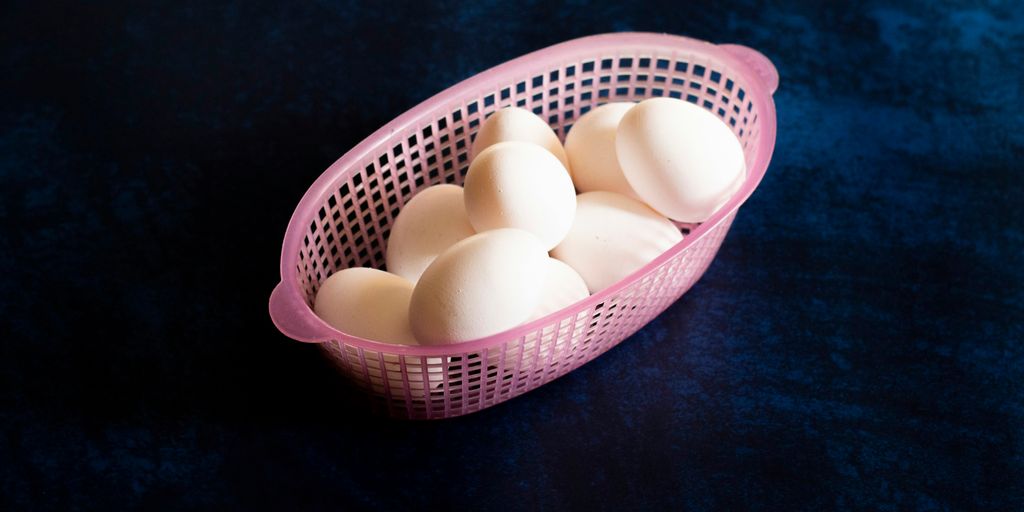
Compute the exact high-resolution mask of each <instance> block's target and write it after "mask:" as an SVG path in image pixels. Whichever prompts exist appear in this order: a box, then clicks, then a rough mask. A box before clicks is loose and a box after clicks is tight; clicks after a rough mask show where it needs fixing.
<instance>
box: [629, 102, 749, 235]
mask: <svg viewBox="0 0 1024 512" xmlns="http://www.w3.org/2000/svg"><path fill="white" fill-rule="evenodd" d="M615 150H616V152H617V154H618V158H619V164H620V165H621V167H622V172H623V174H624V175H625V177H626V180H627V181H628V182H629V184H630V186H631V187H632V188H633V190H634V191H636V193H637V195H638V196H639V197H640V198H641V199H642V200H643V201H644V202H645V203H647V204H648V205H650V206H651V207H652V208H654V209H655V210H657V211H659V212H661V213H662V214H664V215H666V216H668V217H670V218H672V219H675V220H677V221H680V222H703V221H705V220H707V219H708V217H710V216H711V214H713V213H714V212H715V210H717V209H718V208H720V207H721V206H722V205H723V204H725V202H726V201H728V200H729V198H730V197H731V196H732V195H733V194H734V193H735V192H736V191H737V190H739V188H740V186H741V185H742V184H743V179H744V175H745V172H746V164H745V162H744V155H743V147H742V146H740V142H739V140H738V139H737V138H736V136H735V135H733V133H732V131H731V130H730V129H729V127H728V126H726V124H725V123H723V122H722V121H721V120H720V119H719V118H718V117H716V116H715V115H714V114H712V113H711V112H708V111H707V110H705V109H703V108H701V107H699V106H697V105H694V104H692V103H689V102H686V101H683V100H679V99H675V98H653V99H649V100H645V101H642V102H640V103H639V104H637V106H635V107H633V108H632V109H630V110H629V111H628V112H626V115H625V116H623V118H622V121H621V122H620V123H619V128H618V130H617V131H616V136H615Z"/></svg>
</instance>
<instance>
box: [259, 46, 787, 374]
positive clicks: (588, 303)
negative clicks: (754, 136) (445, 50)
mask: <svg viewBox="0 0 1024 512" xmlns="http://www.w3.org/2000/svg"><path fill="white" fill-rule="evenodd" d="M619 44H641V45H650V46H662V47H666V48H673V47H676V46H679V45H680V44H683V45H690V46H699V47H702V48H701V49H702V50H704V51H706V52H707V53H709V54H713V55H714V57H715V58H716V59H721V60H723V61H726V62H727V63H728V64H729V65H730V66H731V67H732V68H733V69H736V70H737V71H738V72H739V73H741V74H743V75H744V78H746V79H747V80H748V81H749V82H751V83H758V84H760V85H763V84H762V81H761V79H760V77H759V75H758V74H757V72H756V70H754V69H753V68H752V67H751V66H750V65H748V64H747V63H746V62H745V61H743V60H742V59H741V58H739V57H738V56H737V55H735V54H733V53H731V52H729V51H728V50H727V49H725V48H722V47H721V46H720V45H718V44H715V43H711V42H708V41H703V40H700V39H694V38H690V37H686V36H680V35H675V34H668V33H657V32H611V33H603V34H595V35H589V36H583V37H579V38H575V39H570V40H568V41H564V42H561V43H557V44H554V45H551V46H547V47H544V48H541V49H539V50H535V51H532V52H530V53H526V54H524V55H521V56H519V57H516V58H514V59H511V60H508V61H505V62H503V63H500V64H498V65H496V66H493V67H491V68H488V69H486V70H484V71H481V72H479V73H476V74H474V75H473V76H470V77H468V78H466V79H464V80H462V81H460V82H458V83H456V84H454V85H452V86H450V87H448V88H446V89H444V90H442V91H440V92H438V93H437V94H434V95H433V96H430V97H429V98H427V99H425V100H423V101H421V102H420V103H418V104H417V105H415V106H414V107H412V108H410V109H408V110H406V111H405V112H403V113H402V114H400V115H399V116H398V117H396V118H394V119H393V120H391V121H389V122H388V123H386V124H385V125H384V126H382V127H381V128H379V129H377V130H375V131H374V132H373V133H371V134H370V135H369V136H367V137H366V138H364V139H363V140H362V141H360V142H359V143H358V144H356V145H355V146H354V147H352V149H350V150H348V151H346V152H345V153H344V154H343V155H342V156H341V157H340V158H338V159H337V160H335V161H334V162H333V163H332V164H331V165H330V166H328V167H327V169H325V170H324V171H323V172H322V173H321V174H320V176H318V177H317V179H316V180H315V181H314V182H313V184H312V185H311V186H310V187H309V188H308V189H307V190H306V192H305V193H304V194H303V196H302V198H301V199H300V200H299V202H298V204H297V205H296V208H295V210H294V211H293V213H292V216H291V217H290V219H289V221H288V226H287V228H286V231H285V236H284V240H283V243H282V247H281V258H280V265H279V269H278V270H279V279H280V281H279V284H278V285H277V286H283V287H284V289H283V290H281V291H282V292H283V293H287V294H289V295H292V296H294V297H298V299H299V300H298V302H299V303H301V304H305V300H304V299H301V293H300V290H299V289H298V284H297V283H296V282H295V281H294V280H292V279H287V278H285V276H286V275H287V273H288V268H289V267H290V266H291V265H293V263H294V261H291V260H293V259H294V258H291V259H290V258H289V257H288V255H289V254H294V253H295V252H296V251H297V250H298V246H299V245H301V241H302V238H303V236H304V229H303V228H304V226H302V225H301V224H303V223H304V222H305V221H304V220H303V219H307V218H311V217H312V215H314V214H315V213H316V212H315V210H316V209H317V207H318V206H319V203H318V202H317V201H314V199H315V198H318V197H320V196H322V195H323V194H325V193H326V192H327V191H328V189H329V188H330V185H331V184H333V183H334V181H335V180H336V178H337V174H338V172H340V170H339V169H341V168H347V167H351V166H352V165H354V164H356V163H358V162H360V161H361V160H363V159H365V158H366V157H367V155H368V154H369V153H370V150H371V149H372V148H374V147H377V146H378V145H380V144H381V143H383V142H384V141H386V140H387V139H388V138H390V137H391V136H393V135H394V133H395V132H400V131H405V130H407V129H408V128H409V127H410V125H412V124H414V122H415V121H416V120H418V119H419V118H420V117H422V116H423V115H425V114H427V113H429V112H431V111H433V110H435V109H436V108H437V107H438V106H440V105H441V104H442V103H447V102H449V101H448V100H451V99H454V98H458V97H460V96H462V95H464V94H467V93H471V92H473V90H474V89H477V88H479V87H481V86H483V85H485V84H489V83H490V82H492V81H498V80H499V77H501V76H507V75H519V74H522V72H524V71H526V69H527V68H532V67H534V66H535V65H536V61H537V60H543V59H548V58H551V57H555V56H557V55H559V54H562V53H570V52H573V51H575V50H577V49H578V48H583V47H587V48H588V49H590V50H596V49H606V48H608V49H614V48H615V46H616V45H619ZM595 45H598V46H599V48H594V46H595ZM690 49H691V50H692V49H693V48H690ZM746 92H747V94H749V95H750V96H751V100H752V101H754V102H755V103H757V104H759V106H761V107H764V112H763V113H761V112H760V110H761V109H759V115H761V116H763V117H764V118H765V119H764V120H765V121H767V122H766V123H765V124H764V126H763V128H762V133H761V137H760V138H759V141H758V147H757V148H756V151H757V153H756V154H757V158H755V162H757V163H758V164H757V165H755V167H754V169H750V170H748V171H749V172H748V176H747V180H746V182H745V183H744V184H743V187H742V188H741V189H740V191H739V193H737V194H735V195H734V196H733V197H732V198H731V199H730V200H729V201H728V202H726V204H725V205H723V206H722V207H721V208H719V210H718V211H717V212H715V214H714V215H712V217H711V218H710V219H708V220H707V221H705V222H703V223H701V224H700V225H699V226H698V227H697V228H696V229H694V230H693V231H692V232H691V233H690V234H689V235H687V236H685V237H684V238H683V239H682V240H681V241H680V242H678V243H677V244H676V245H674V246H672V247H671V248H669V249H668V250H666V251H664V252H663V253H662V254H661V255H659V256H658V257H657V258H655V259H654V260H651V261H650V262H648V263H647V264H646V265H644V266H643V267H640V268H639V269H637V270H636V271H634V272H632V273H631V274H629V275H628V276H626V277H624V278H623V279H620V280H619V281H618V282H616V283H615V284H614V285H612V286H610V287H608V288H605V289H604V290H601V291H599V292H597V293H595V294H592V295H591V296H589V297H587V298H586V299H583V300H582V301H579V302H576V303H574V304H572V305H570V306H567V307H565V308H563V309H561V310H559V311H555V312H552V313H550V314H548V315H546V316H543V317H540V318H537V319H535V320H531V321H530V322H527V323H524V324H521V325H519V326H517V327H515V328H513V329H509V330H506V331H502V332H500V333H496V334H493V335H490V336H486V337H483V338H478V339H475V340H469V341H463V342H458V343H452V344H447V345H435V346H430V345H399V344H393V343H386V342H381V341H375V340H370V339H366V338H360V337H357V336H352V335H350V334H347V333H345V332H343V331H339V330H337V329H335V328H334V327H332V326H330V325H329V324H327V323H326V322H324V321H323V320H321V319H319V317H316V315H315V314H314V313H313V311H312V309H309V308H308V306H307V308H306V309H307V311H303V312H302V313H303V314H305V315H311V316H312V317H315V318H311V320H312V321H314V322H316V323H317V324H318V325H321V326H322V330H323V332H324V339H322V340H316V341H311V343H325V342H331V341H337V342H342V341H343V342H344V343H346V344H349V345H353V346H355V347H357V348H359V349H364V350H370V351H373V352H382V353H392V354H397V355H405V356H424V357H429V356H458V355H462V354H467V353H472V352H476V351H479V350H481V349H484V348H488V347H492V346H497V345H500V344H501V343H503V342H506V341H509V340H513V339H515V338H518V337H521V336H523V335H527V334H530V333H531V332H538V333H539V332H540V331H541V329H543V327H544V326H547V325H548V324H550V322H552V321H553V320H555V319H556V318H559V317H562V316H565V314H566V313H567V312H568V311H569V310H573V309H579V310H581V311H582V310H585V309H589V308H590V307H592V306H594V305H596V304H598V303H600V302H603V301H604V300H607V298H608V297H610V296H612V295H614V294H615V293H617V292H618V291H620V290H622V289H623V288H625V287H627V286H629V285H632V284H633V283H634V282H636V281H637V280H639V279H642V277H643V276H644V275H646V274H647V273H649V272H650V271H652V270H654V269H656V268H658V267H660V266H661V265H662V264H664V263H665V262H667V261H668V260H670V259H672V258H674V257H675V256H677V255H678V254H679V253H680V252H683V251H685V250H687V249H688V248H689V247H691V246H692V245H694V244H696V243H697V242H699V241H700V240H701V239H702V238H703V237H704V236H705V235H706V234H707V233H709V232H710V231H712V230H713V229H715V228H717V227H718V225H719V224H721V223H722V222H723V221H724V220H725V219H727V218H729V217H730V216H732V215H733V214H735V212H736V210H738V209H739V207H740V206H741V205H742V204H743V203H744V202H745V201H746V200H747V199H748V198H749V197H750V195H751V194H752V193H753V191H754V189H756V188H757V186H758V185H759V184H760V182H761V180H762V179H763V177H764V174H765V172H766V170H767V168H768V165H769V163H770V161H771V156H772V153H773V151H774V146H775V138H776V112H775V104H774V101H773V99H772V94H771V93H768V92H767V86H765V87H758V88H756V89H753V90H748V91H746ZM762 155H763V156H762ZM294 297H293V298H294ZM576 314H577V315H578V314H579V313H576ZM279 330H280V328H279ZM282 333H283V331H282ZM286 335H287V334H286Z"/></svg>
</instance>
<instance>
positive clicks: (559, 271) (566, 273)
mask: <svg viewBox="0 0 1024 512" xmlns="http://www.w3.org/2000/svg"><path fill="white" fill-rule="evenodd" d="M544 274H545V275H544V289H543V290H542V291H541V294H540V301H539V302H538V304H537V308H536V309H534V311H533V314H532V315H530V320H536V319H538V318H541V317H543V316H546V315H550V314H551V313H554V312H555V311H558V310H560V309H562V308H566V307H569V306H571V305H573V304H575V303H577V302H579V301H581V300H583V299H585V298H587V297H589V296H590V291H589V290H588V289H587V283H586V282H585V281H584V280H583V278H582V277H580V274H579V272H576V270H574V269H573V268H572V267H570V266H569V265H567V264H566V263H565V262H563V261H561V260H557V259H555V258H548V259H547V260H546V261H545V262H544Z"/></svg>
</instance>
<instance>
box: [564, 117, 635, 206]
mask: <svg viewBox="0 0 1024 512" xmlns="http://www.w3.org/2000/svg"><path fill="white" fill-rule="evenodd" d="M634 106H636V103H628V102H627V103H608V104H606V105H601V106H600V107H597V108H595V109H594V110H591V111H590V112H587V113H586V114H583V117H580V118H579V119H578V120H577V121H576V123H575V124H573V125H572V129H571V130H569V135H567V136H566V138H565V154H566V155H568V157H569V165H570V166H572V182H573V183H574V184H575V185H576V190H579V191H580V192H590V191H593V190H605V191H608V192H616V193H619V194H622V195H624V196H629V197H632V198H634V199H640V198H639V197H638V196H637V195H636V192H634V191H633V188H632V187H630V186H629V182H628V181H626V177H625V176H623V175H622V168H621V167H619V160H618V157H617V156H616V155H615V131H616V130H617V129H618V127H619V121H621V120H622V117H623V116H625V115H626V112H628V111H629V109H631V108H633V107H634Z"/></svg>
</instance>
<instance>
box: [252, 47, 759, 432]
mask: <svg viewBox="0 0 1024 512" xmlns="http://www.w3.org/2000/svg"><path fill="white" fill-rule="evenodd" d="M778 81H779V78H778V74H777V72H776V71H775V68H774V67H773V66H772V64H771V62H770V61H769V60H768V59H767V58H766V57H764V56H763V55H761V54H760V53H758V52H756V51H754V50H752V49H750V48H747V47H744V46H739V45H732V44H725V45H714V44H711V43H707V42H704V41H698V40H694V39H689V38H685V37H679V36H674V35H666V34H648V33H619V34H604V35H597V36H590V37H584V38H580V39H575V40H572V41H568V42H565V43H562V44H558V45H555V46H551V47H549V48H545V49H543V50H540V51H537V52H534V53H530V54H528V55H525V56H523V57H520V58H517V59H515V60H512V61H510V62H507V63H505V64H502V65H500V66H497V67H495V68H492V69H489V70H487V71H485V72H483V73H480V74H478V75H476V76H473V77H471V78H469V79H467V80H464V81H463V82H461V83H459V84H457V85H455V86H453V87H451V88H449V89H447V90H445V91H443V92H441V93H440V94H438V95H436V96H434V97H432V98H430V99H428V100H426V101H424V102H423V103H421V104H419V105H417V106H416V107H414V108H413V109H411V110H409V111H408V112H406V113H404V114H402V115H401V116H399V117H398V118H397V119H395V120H394V121H392V122H390V123H388V124H387V125H385V126H384V127H383V128H381V129H379V130H377V131H376V132H375V133H373V134H372V135H370V136H369V137H367V138H366V140H364V141H362V142H361V143H359V145H357V146H356V147H355V148H353V149H352V150H351V151H349V152H348V153H346V154H345V155H344V156H342V157H341V158H340V159H338V161H337V162H335V163H334V164H333V165H331V166H330V167H329V168H328V169H327V170H326V171H325V172H324V173H323V174H322V175H321V176H320V177H319V178H318V179H317V180H316V182H315V183H313V186H312V187H310V188H309V190H308V191H307V192H306V194H305V195H304V196H303V197H302V200H301V201H300V202H299V205H298V207H296V209H295V213H294V214H293V215H292V218H291V221H290V222H289V224H288V230H287V232H286V233H285V238H284V244H283V247H282V250H281V282H280V283H279V284H278V285H277V287H276V288H275V289H274V291H273V293H272V294H271V296H270V315H271V318H272V319H273V321H274V324H275V325H276V326H277V327H278V329H280V331H281V332H282V333H284V334H285V335H287V336H289V337H291V338H294V339H296V340H300V341H306V342H313V343H319V344H320V346H321V347H322V348H323V349H324V351H325V353H326V355H327V356H328V357H329V358H331V360H332V361H333V362H334V363H335V364H336V365H337V366H338V368H339V369H340V370H341V372H342V373H343V374H344V375H346V376H347V377H348V378H349V379H350V380H352V381H353V382H354V383H355V384H356V385H357V386H359V387H360V388H362V389H364V390H365V391H366V392H367V393H368V395H369V396H370V397H371V398H372V400H371V401H372V402H373V403H374V404H376V405H377V406H378V407H379V408H382V409H383V410H384V411H386V413H387V414H389V415H391V416H395V417H401V418H417V419H419V418H446V417H452V416H458V415H462V414H466V413H469V412H473V411H478V410H480V409H484V408H486V407H490V406H492V405H495V404H498V403H500V402H503V401H505V400H508V399H510V398H512V397H515V396H518V395H521V394H523V393H525V392H527V391H530V390H532V389H534V388H537V387H539V386H541V385H543V384H545V383H547V382H550V381H552V380H554V379H556V378H558V377H560V376H562V375H565V374H566V373H568V372H570V371H572V370H574V369H576V368H578V367H579V366H581V365H583V364H584V363H586V362H588V361H590V360H592V359H594V358H595V357H597V356H599V355H600V354H602V353H603V352H605V351H606V350H608V349H609V348H611V347H613V346H615V345H617V344H618V343H619V342H621V341H622V340H624V339H626V338H627V337H629V336H630V335H631V334H633V333H634V332H636V331H637V330H638V329H640V328H641V327H642V326H643V325H644V324H646V323H647V322H648V321H650V320H651V319H652V318H654V317H655V316H657V315H658V314H659V313H661V312H662V311H664V310H665V308H667V307H668V306H669V305H670V304H672V303H673V302H675V301H676V300H677V299H678V298H679V297H680V296H681V295H682V294H683V293H685V292H686V291H687V290H688V289H689V288H690V287H691V286H692V285H693V284H694V283H695V282H696V281H697V280H698V279H700V277H701V275H703V273H704V271H705V270H706V269H707V267H708V265H709V264H710V263H711V260H712V259H713V258H714V256H715V254H716V252H717V251H718V247H719V246H720V245H721V243H722V240H723V239H724V238H725V235H726V233H727V232H728V230H729V226H730V224H731V223H732V220H733V218H734V217H735V215H736V211H737V209H738V208H739V206H740V205H741V204H743V202H744V201H745V200H746V199H747V198H748V197H750V194H751V193H752V192H753V191H754V188H755V187H757V185H758V183H759V182H760V181H761V178H762V177H763V176H764V173H765V170H766V169H767V167H768V161H769V159H770V158H771V155H772V149H773V147H774V144H775V106H774V103H773V102H772V96H771V95H772V93H773V92H774V91H775V89H776V87H777V86H778ZM656 96H671V97H676V98H680V99H683V100H685V101H690V102H692V103H695V104H697V105H700V106H703V107H704V108H707V109H708V110H710V111H711V112H713V113H715V114H716V115H717V116H718V117H719V118H721V119H722V121H723V122H724V123H726V124H727V126H729V127H730V128H731V129H732V130H733V132H734V133H735V134H736V136H737V137H738V138H739V140H740V142H741V143H742V145H743V148H744V152H745V155H746V162H747V169H748V175H747V179H746V182H745V184H744V186H743V188H742V189H741V190H740V191H739V192H738V193H737V194H736V195H735V196H734V197H733V198H732V199H731V200H730V201H729V202H728V203H727V204H726V205H725V206H724V207H723V208H722V209H721V210H719V211H718V212H717V213H716V214H715V215H713V216H712V217H711V218H710V219H708V220H707V221H706V222H704V223H701V224H699V225H680V228H681V229H682V230H683V231H684V233H686V236H685V237H684V238H683V240H682V241H681V242H679V243H678V244H677V245H676V246H674V247H672V248H671V249H669V250H668V251H666V252H665V253H664V254H662V255H661V256H659V257H658V258H657V259H655V260H654V261H652V262H650V263H649V264H648V265H646V266H644V267H643V268H641V269H640V270H637V271H636V272H634V273H633V274H632V275H630V276H629V277H627V278H625V279H623V280H622V281H619V282H618V283H616V284H615V285H613V286H611V287H610V288H608V289H605V290H603V291H601V292H599V293H597V294H595V295H593V296H591V297H589V298H587V299H586V300H583V301H581V302H579V303H577V304H575V305H573V306H570V307H568V308H565V309H563V310H561V311H558V312H556V313H552V314H550V315H548V316H546V317H544V318H541V319H538V320H536V321H532V322H530V323H528V324H525V325H522V326H520V327H518V328H516V329H512V330H509V331H506V332H503V333H500V334H496V335H494V336H489V337H487V338H483V339H479V340H474V341H468V342H464V343H456V344H452V345H446V346H434V347H421V346H401V345H392V344H388V343H381V342H377V341H371V340H366V339H362V338H358V337H355V336H351V335H348V334H346V333H343V332H340V331H338V330H336V329H334V328H332V327H331V326H329V325H327V324H326V323H324V322H323V321H322V320H320V319H319V318H318V317H317V316H316V315H315V314H314V313H313V311H312V309H311V307H310V306H311V304H312V301H313V299H314V297H315V296H316V291H317V289H318V287H319V285H320V283H321V282H323V280H324V279H326V278H327V277H328V276H329V275H331V274H332V273H333V272H335V271H337V270H339V269H343V268H348V267H356V266H367V267H375V268H384V249H385V247H386V240H387V237H388V234H389V230H390V227H391V223H392V221H393V219H394V218H395V216H396V215H397V214H398V211H399V210H400V209H401V207H402V205H404V204H405V203H406V202H407V201H408V200H409V199H410V198H412V196H413V195H415V194H416V192H417V191H418V190H420V189H422V188H424V187H428V186H430V185H433V184H437V183H456V184H460V185H461V184H462V180H463V177H464V176H465V173H466V170H467V168H468V166H469V148H470V146H471V143H472V139H473V136H474V134H475V133H476V131H477V129H479V127H480V123H481V122H482V121H483V120H484V119H485V118H486V116H487V115H488V114H489V113H491V112H493V111H495V110H497V109H500V108H503V107H507V106H510V105H516V106H520V107H523V108H527V109H530V110H532V111H534V112H535V113H537V114H538V115H539V116H541V117H542V118H543V119H545V120H546V121H548V122H549V123H550V124H551V126H552V127H553V128H554V129H555V131H556V133H558V135H559V136H560V137H562V138H563V139H564V137H565V134H566V133H567V132H568V131H569V129H570V127H571V125H572V123H573V121H574V120H575V119H577V118H578V117H579V116H581V115H582V114H584V113H586V112H587V111H588V110H590V109H591V108H593V107H595V106H597V105H600V104H603V103H607V102H611V101H638V100H642V99H645V98H650V97H656Z"/></svg>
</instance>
